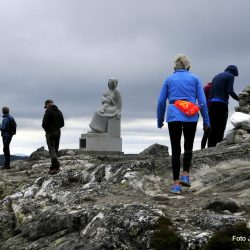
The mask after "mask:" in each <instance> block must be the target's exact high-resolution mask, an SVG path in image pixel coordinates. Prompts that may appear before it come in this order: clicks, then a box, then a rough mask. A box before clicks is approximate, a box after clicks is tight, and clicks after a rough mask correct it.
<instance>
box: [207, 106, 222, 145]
mask: <svg viewBox="0 0 250 250" xmlns="http://www.w3.org/2000/svg"><path fill="white" fill-rule="evenodd" d="M216 104H217V103H216V102H212V103H211V105H210V107H209V119H210V130H209V134H208V147H215V146H216V143H217V138H218V135H217V133H218V119H219V116H220V110H219V109H218V107H217V105H216Z"/></svg>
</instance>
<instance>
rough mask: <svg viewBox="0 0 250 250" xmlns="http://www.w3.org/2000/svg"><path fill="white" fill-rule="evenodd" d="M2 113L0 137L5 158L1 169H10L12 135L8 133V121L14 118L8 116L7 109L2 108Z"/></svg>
mask: <svg viewBox="0 0 250 250" xmlns="http://www.w3.org/2000/svg"><path fill="white" fill-rule="evenodd" d="M2 112H3V120H2V125H0V130H1V135H2V139H3V152H4V157H5V163H4V166H3V167H2V169H9V168H10V142H11V139H12V136H13V135H12V134H10V132H9V123H10V120H14V118H13V117H12V116H11V115H10V114H9V112H10V109H9V108H8V107H3V108H2Z"/></svg>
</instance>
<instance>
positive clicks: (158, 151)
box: [139, 143, 169, 157]
mask: <svg viewBox="0 0 250 250" xmlns="http://www.w3.org/2000/svg"><path fill="white" fill-rule="evenodd" d="M139 155H142V156H147V155H148V156H149V155H151V156H159V157H167V156H169V153H168V147H167V146H165V145H160V144H158V143H155V144H153V145H151V146H150V147H148V148H146V149H145V150H143V151H142V152H141V153H140V154H139Z"/></svg>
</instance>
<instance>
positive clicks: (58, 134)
mask: <svg viewBox="0 0 250 250" xmlns="http://www.w3.org/2000/svg"><path fill="white" fill-rule="evenodd" d="M60 137H61V131H60V130H58V131H56V132H55V150H56V155H57V156H58V152H59V144H60Z"/></svg>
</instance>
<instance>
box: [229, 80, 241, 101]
mask: <svg viewBox="0 0 250 250" xmlns="http://www.w3.org/2000/svg"><path fill="white" fill-rule="evenodd" d="M228 93H229V95H230V96H231V97H232V98H233V99H235V100H236V101H239V97H238V96H237V95H236V94H235V92H234V77H232V78H231V79H230V81H229V83H228Z"/></svg>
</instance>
